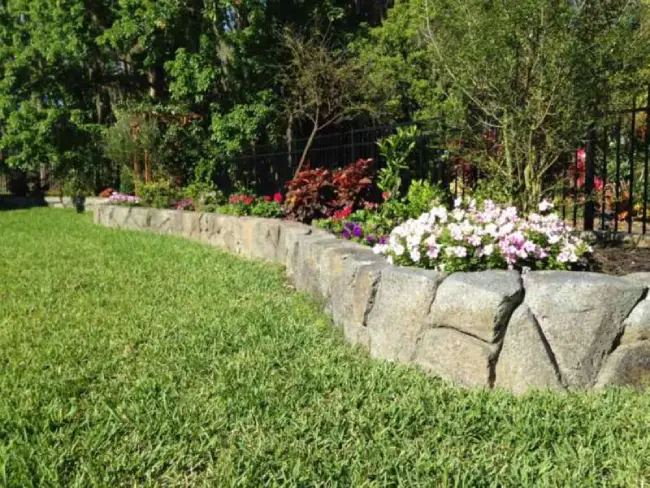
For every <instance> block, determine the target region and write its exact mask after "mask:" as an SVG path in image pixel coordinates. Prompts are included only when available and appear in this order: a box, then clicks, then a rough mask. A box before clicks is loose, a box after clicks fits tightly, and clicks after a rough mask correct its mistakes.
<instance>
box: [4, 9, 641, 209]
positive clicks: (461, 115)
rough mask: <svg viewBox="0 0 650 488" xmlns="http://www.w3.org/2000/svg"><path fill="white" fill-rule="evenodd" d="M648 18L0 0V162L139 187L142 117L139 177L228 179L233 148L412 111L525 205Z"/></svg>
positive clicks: (244, 172)
mask: <svg viewBox="0 0 650 488" xmlns="http://www.w3.org/2000/svg"><path fill="white" fill-rule="evenodd" d="M649 25H650V24H649V22H648V15H647V3H646V1H645V0H595V1H592V2H565V1H560V0H542V1H536V0H524V1H514V0H498V1H494V2H484V1H482V0H469V1H461V0H396V1H395V2H386V1H383V0H365V1H360V0H284V1H282V2H280V1H265V0H239V1H231V0H161V1H156V2H154V1H148V0H122V1H119V2H114V1H109V0H100V1H97V2H86V1H83V0H3V1H2V2H0V154H1V157H0V160H1V161H2V164H3V165H8V166H10V167H13V168H20V169H23V170H29V171H37V172H41V173H42V174H43V173H47V172H51V174H52V175H53V176H55V177H56V179H58V180H62V179H65V178H66V177H67V176H68V175H70V174H72V170H73V169H74V171H75V172H76V174H84V175H86V178H87V179H88V180H89V181H91V183H92V184H93V185H94V186H95V187H102V186H108V185H110V186H113V187H119V184H120V181H119V180H121V179H122V178H124V179H125V180H127V185H126V186H133V185H131V184H128V179H129V177H130V176H133V175H129V174H128V170H126V169H125V168H127V169H128V168H131V169H133V168H132V163H128V164H127V163H126V162H125V160H126V156H128V155H129V154H131V153H132V151H133V150H135V151H136V152H137V151H138V150H139V151H141V152H142V151H144V150H145V149H144V147H143V146H144V144H143V141H128V137H122V139H121V140H122V141H123V147H121V148H120V147H116V141H118V140H119V137H118V135H119V132H120V130H121V132H122V136H125V135H129V134H131V132H130V131H131V130H132V126H131V122H132V121H133V120H134V119H135V120H138V118H139V117H140V118H144V119H145V120H154V119H155V121H156V122H155V124H153V125H155V126H156V127H155V133H154V134H152V137H151V138H149V139H148V143H149V146H150V147H149V148H148V149H146V152H147V154H148V155H149V157H150V159H151V161H150V163H151V168H152V171H153V175H152V176H151V178H150V179H151V180H158V179H161V178H167V179H170V181H174V180H175V181H181V182H183V183H188V182H190V181H193V180H196V181H199V182H208V181H209V182H215V183H218V184H219V186H220V187H222V186H223V187H229V188H234V187H236V186H237V183H242V182H244V183H246V184H251V182H252V181H254V179H255V177H256V175H257V173H256V172H255V171H254V169H251V168H247V167H242V166H241V165H240V163H238V162H237V156H239V155H240V154H242V153H243V152H245V151H253V152H254V151H255V150H256V148H258V147H261V146H263V145H266V144H280V145H282V144H284V145H285V147H290V146H291V142H292V141H293V140H295V139H296V138H300V137H308V136H310V135H314V134H315V133H316V132H319V133H320V132H322V131H325V132H327V131H330V132H335V131H341V130H344V129H345V130H347V129H349V128H360V127H367V126H368V125H372V124H376V123H382V124H384V123H387V124H391V123H398V122H399V123H401V122H419V127H421V128H423V129H427V130H437V131H444V130H445V128H447V127H454V128H455V129H456V131H455V132H454V133H453V135H449V136H448V137H447V142H448V143H449V145H450V147H453V148H454V151H455V152H456V153H457V154H456V155H455V157H456V158H463V159H465V160H469V161H471V162H472V163H473V164H477V165H480V166H481V168H482V171H484V172H485V173H488V174H489V175H490V176H492V180H494V181H495V182H496V183H495V184H496V185H497V186H498V187H499V188H500V189H501V190H503V192H504V195H505V196H504V198H506V199H510V200H517V199H519V200H521V198H520V197H521V196H522V195H523V196H525V197H526V198H524V200H523V201H519V203H521V204H522V205H523V206H526V205H527V203H528V200H527V199H528V198H530V201H537V200H538V197H539V196H540V194H541V193H543V191H544V188H546V187H547V186H548V180H549V179H552V178H554V177H555V176H556V175H555V167H556V166H557V161H558V158H559V155H560V154H561V153H562V152H563V151H565V150H566V149H567V148H569V147H571V148H575V146H576V144H580V143H581V138H583V137H584V132H585V128H586V127H587V126H588V125H589V123H590V122H591V121H592V120H593V119H594V118H595V117H597V116H598V115H599V114H601V113H603V112H604V111H606V110H608V109H611V108H613V107H618V106H624V105H626V104H627V103H629V101H630V96H631V94H632V93H633V92H634V90H635V89H636V88H637V87H639V86H643V84H644V83H646V82H647V81H648V77H647V75H648V66H649V65H650V63H649V62H648V61H649V59H650V49H649V42H648V26H649ZM303 85H304V86H303ZM306 95H309V96H306ZM315 109H318V112H316V110H315ZM125 114H126V115H125ZM121 117H126V119H125V120H121ZM114 126H121V129H111V128H112V127H114ZM111 131H113V134H112V135H113V137H112V138H110V136H111ZM486 133H487V134H493V133H494V134H495V136H494V141H496V140H497V139H498V141H499V144H498V145H497V144H496V143H495V144H492V145H490V144H486V141H485V135H486ZM102 134H108V135H109V139H108V141H107V138H106V137H102ZM458 141H462V143H460V144H459V142H458ZM118 145H119V144H118ZM132 145H135V146H140V147H139V149H138V148H134V147H131V146H132ZM496 146H498V147H496ZM120 153H122V156H119V155H120ZM299 159H301V160H303V161H302V162H303V163H305V162H306V161H304V157H301V158H299ZM120 161H121V162H120ZM450 161H454V158H450ZM349 162H350V161H341V162H340V164H341V165H344V164H346V163H349ZM297 163H298V161H297V160H294V161H291V160H290V158H289V159H288V160H287V165H289V166H291V167H293V168H295V167H296V166H297ZM406 176H408V175H406ZM257 177H258V178H259V177H261V176H260V175H257ZM135 179H136V180H137V179H138V175H137V174H136V175H135ZM96 189H100V188H96ZM278 189H279V188H278Z"/></svg>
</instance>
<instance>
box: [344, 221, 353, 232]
mask: <svg viewBox="0 0 650 488" xmlns="http://www.w3.org/2000/svg"><path fill="white" fill-rule="evenodd" d="M355 226H356V224H355V223H354V222H346V223H345V224H343V228H344V229H345V230H347V231H348V232H352V231H353V230H354V228H355Z"/></svg>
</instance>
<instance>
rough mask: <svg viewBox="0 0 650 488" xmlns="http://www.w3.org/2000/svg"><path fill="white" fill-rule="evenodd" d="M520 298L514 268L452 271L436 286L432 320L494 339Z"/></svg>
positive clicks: (517, 278) (521, 296) (521, 289)
mask: <svg viewBox="0 0 650 488" xmlns="http://www.w3.org/2000/svg"><path fill="white" fill-rule="evenodd" d="M522 300H523V288H522V285H521V278H520V276H519V273H517V272H515V271H483V272H478V273H454V274H452V275H451V276H449V277H447V278H446V279H445V280H444V281H443V282H442V283H441V284H440V286H439V287H438V291H437V292H436V300H435V302H434V303H433V308H432V309H431V322H432V324H433V326H434V327H436V326H441V327H451V328H452V329H457V330H460V331H462V332H466V333H468V334H471V335H473V336H475V337H478V338H479V339H481V340H484V341H487V342H496V341H498V340H499V339H500V337H501V334H502V332H503V329H504V327H505V325H506V323H507V322H508V319H509V318H510V315H511V314H512V312H513V310H514V309H515V308H516V307H517V305H519V303H521V301H522Z"/></svg>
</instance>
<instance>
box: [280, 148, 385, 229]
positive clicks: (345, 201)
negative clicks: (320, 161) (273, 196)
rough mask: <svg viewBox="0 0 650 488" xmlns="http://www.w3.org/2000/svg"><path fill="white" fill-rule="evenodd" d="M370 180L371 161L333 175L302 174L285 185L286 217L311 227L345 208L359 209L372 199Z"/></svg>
mask: <svg viewBox="0 0 650 488" xmlns="http://www.w3.org/2000/svg"><path fill="white" fill-rule="evenodd" d="M373 177H374V162H373V160H372V159H359V160H358V161H357V162H356V163H352V164H349V165H348V166H345V167H344V168H341V169H338V170H335V171H330V170H328V169H324V168H317V169H307V170H304V171H301V172H300V173H298V176H297V177H296V178H295V179H293V180H291V181H289V182H288V183H287V185H286V186H287V197H286V202H285V214H286V215H287V217H288V218H290V219H293V220H298V221H300V222H306V223H311V222H312V221H313V220H315V219H322V218H329V217H331V216H333V215H334V212H336V211H339V210H343V209H345V208H348V207H349V208H351V209H352V210H356V209H358V208H361V207H362V206H363V205H364V203H365V202H367V201H369V199H370V198H371V196H372V195H371V193H372V182H373Z"/></svg>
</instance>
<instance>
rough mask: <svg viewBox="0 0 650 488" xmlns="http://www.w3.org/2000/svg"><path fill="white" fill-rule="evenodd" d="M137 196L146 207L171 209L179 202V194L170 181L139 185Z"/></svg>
mask: <svg viewBox="0 0 650 488" xmlns="http://www.w3.org/2000/svg"><path fill="white" fill-rule="evenodd" d="M136 195H137V196H138V197H140V200H141V201H142V204H143V205H144V206H145V207H153V208H169V207H171V206H172V205H173V204H174V202H176V201H177V200H178V197H179V192H178V190H177V189H176V188H174V187H173V186H172V185H171V184H170V183H169V181H167V180H160V181H156V182H153V183H141V184H139V185H137V187H136Z"/></svg>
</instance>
